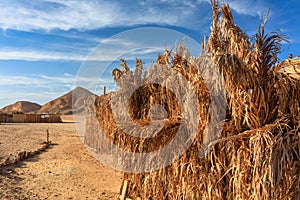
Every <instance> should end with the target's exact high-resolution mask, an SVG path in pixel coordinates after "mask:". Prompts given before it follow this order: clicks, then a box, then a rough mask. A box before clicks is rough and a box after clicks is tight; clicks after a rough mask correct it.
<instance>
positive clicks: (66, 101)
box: [38, 87, 96, 115]
mask: <svg viewBox="0 0 300 200" xmlns="http://www.w3.org/2000/svg"><path fill="white" fill-rule="evenodd" d="M73 96H74V98H73ZM95 96H96V95H95V94H93V93H91V92H90V91H88V90H86V89H84V88H81V87H77V88H75V89H74V90H72V91H70V92H69V93H67V94H65V95H63V96H61V97H58V98H56V99H54V100H52V101H50V102H48V103H46V104H45V105H43V106H42V107H41V108H40V109H39V110H38V113H50V114H64V115H67V114H72V113H81V112H83V111H84V100H86V99H87V98H89V97H95ZM72 99H73V100H72ZM72 101H74V102H72ZM72 105H73V106H72Z"/></svg>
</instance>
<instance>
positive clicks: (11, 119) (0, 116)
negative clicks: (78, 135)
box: [0, 113, 62, 123]
mask: <svg viewBox="0 0 300 200" xmlns="http://www.w3.org/2000/svg"><path fill="white" fill-rule="evenodd" d="M61 122H62V119H61V117H60V115H53V114H16V113H13V114H6V113H0V123H61Z"/></svg>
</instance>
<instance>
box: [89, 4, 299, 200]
mask: <svg viewBox="0 0 300 200" xmlns="http://www.w3.org/2000/svg"><path fill="white" fill-rule="evenodd" d="M211 4H212V10H213V23H212V31H211V34H210V36H209V38H208V41H207V43H203V52H202V55H201V56H199V57H197V58H194V57H191V56H190V53H189V52H188V50H187V49H185V48H184V47H183V46H182V45H180V46H179V47H178V49H177V52H175V53H174V55H172V54H171V52H170V51H166V52H165V53H164V54H162V55H159V56H158V58H157V61H156V63H154V64H153V65H152V66H151V68H150V69H149V70H145V69H143V66H142V62H141V61H140V60H138V59H137V61H136V70H135V72H130V70H129V67H128V66H127V64H126V61H125V60H122V64H121V65H122V66H123V70H119V69H115V70H114V71H113V75H114V78H115V80H116V82H117V84H118V85H119V86H120V89H119V90H118V91H116V92H115V96H116V97H119V98H114V99H112V98H111V97H112V94H111V93H110V94H106V95H103V96H101V97H99V98H97V99H96V103H95V106H96V111H92V112H94V114H96V116H97V118H98V123H99V125H100V126H99V127H98V129H101V130H102V131H103V132H104V134H106V135H107V137H108V138H110V140H111V141H112V142H113V143H114V144H116V145H118V146H119V147H122V148H124V149H126V150H129V151H132V152H137V153H139V152H151V151H154V150H157V149H159V148H160V147H162V146H164V145H166V144H167V143H168V141H169V140H170V139H171V138H172V137H174V134H176V131H177V129H178V127H179V124H180V123H181V124H182V123H184V121H182V120H180V119H178V113H180V112H181V111H182V110H184V109H189V102H188V100H183V102H180V103H177V99H176V98H175V97H174V95H173V94H172V92H169V91H168V89H167V88H168V84H173V83H174V82H176V81H178V82H180V81H182V80H181V79H180V78H174V77H176V76H173V75H170V74H171V73H172V71H174V70H176V71H177V72H179V73H180V74H182V76H183V77H184V78H185V79H187V80H188V81H189V83H191V85H192V88H193V91H194V93H195V94H196V97H197V99H198V102H199V105H197V107H198V111H199V113H198V117H199V122H200V123H199V126H198V133H197V136H196V137H195V138H194V141H193V143H192V144H191V146H190V147H189V148H188V150H187V151H186V152H185V153H184V154H183V155H182V156H180V157H179V158H178V159H177V160H175V161H174V162H173V163H172V164H171V165H169V166H167V167H165V168H163V169H160V170H156V171H152V172H148V173H125V174H124V180H125V181H126V185H128V188H127V190H126V194H125V196H126V197H129V198H132V199H137V198H142V199H299V198H300V131H299V130H300V124H299V121H300V79H299V73H298V72H299V71H297V70H299V61H298V60H296V59H291V60H288V61H286V62H288V63H281V64H279V65H278V64H277V63H278V57H277V56H278V54H279V53H280V47H281V46H280V44H281V42H282V41H284V40H285V39H284V38H283V36H281V35H280V34H277V33H265V29H264V27H265V20H263V22H262V24H261V26H260V27H259V28H258V30H257V33H256V35H255V39H254V41H251V40H250V39H249V36H247V35H246V33H244V32H243V31H242V30H241V29H240V28H239V27H238V26H236V25H235V24H234V21H233V18H232V14H231V11H230V8H229V6H228V5H226V4H222V5H221V6H220V7H219V4H218V2H217V1H214V0H212V1H211ZM207 59H209V60H212V61H213V62H214V64H215V66H216V69H217V71H218V72H219V73H220V74H221V76H222V80H223V81H224V89H225V91H226V94H227V95H226V107H225V108H224V109H225V111H226V120H225V122H224V123H223V124H224V128H223V129H222V131H221V132H220V134H219V138H218V140H216V141H212V142H211V146H212V150H211V151H209V152H208V154H207V155H206V156H205V157H204V158H200V157H199V151H200V149H201V145H202V143H203V135H204V133H205V127H206V126H207V125H208V123H209V119H210V118H209V116H210V112H211V110H210V108H209V105H210V103H211V100H210V97H211V95H212V94H211V93H210V92H211V91H210V92H209V91H208V89H207V86H206V84H207V83H205V82H204V80H203V77H202V76H203V74H201V70H203V69H205V68H206V67H207V65H208V63H207ZM157 64H163V65H164V66H166V67H165V68H159V69H157ZM155 79H164V80H166V81H165V82H164V83H165V85H155V84H143V83H147V82H148V81H149V80H155ZM125 80H126V81H125ZM128 80H130V81H128ZM212 81H214V80H213V78H212ZM150 82H151V81H150ZM141 83H142V84H141ZM134 85H143V86H142V87H140V88H139V89H138V90H137V92H133V95H132V96H131V97H130V98H129V99H130V102H124V101H123V100H122V98H123V97H124V94H126V92H125V93H124V91H128V95H129V94H132V93H131V89H130V88H135V87H134ZM178 85H180V84H178ZM175 90H178V93H179V94H182V93H183V92H184V91H182V90H184V88H182V87H175ZM119 93H120V95H119V96H118V94H119ZM121 94H122V95H121ZM125 96H126V95H125ZM186 99H188V97H187V98H186ZM112 101H114V102H112ZM111 103H114V104H118V107H119V108H122V105H123V104H124V105H123V106H124V107H125V105H127V104H128V103H129V104H130V105H131V106H130V110H129V111H130V112H129V113H130V116H129V117H131V118H132V119H134V121H135V122H136V123H139V124H140V125H142V126H143V125H147V121H149V120H150V119H149V108H150V107H151V105H153V104H160V105H162V106H163V107H164V108H165V110H166V111H167V118H168V119H169V121H168V123H165V124H164V127H163V129H161V130H160V132H159V133H158V134H157V135H156V136H155V137H154V138H151V139H147V138H146V139H138V138H136V137H132V136H129V135H128V134H126V133H125V132H124V131H123V130H124V129H121V128H119V127H118V126H117V125H116V122H115V116H113V115H112V110H111V108H110V105H111ZM124 109H125V108H124ZM120 112H126V111H125V110H124V111H122V110H121V111H120ZM124 120H125V121H126V119H124ZM216 123H218V122H216ZM89 124H90V125H89ZM91 124H92V123H88V129H89V130H90V129H92V128H91ZM94 125H95V124H94ZM94 125H93V126H94ZM127 128H128V129H127V130H129V131H130V129H131V128H132V127H131V126H130V125H129V126H128V127H127ZM95 137H97V136H95V135H94V136H93V134H87V138H86V142H87V143H88V144H89V145H91V146H93V147H94V148H96V149H97V147H99V146H101V141H97V138H96V139H95ZM158 141H159V142H158ZM153 142H154V143H153ZM92 143H93V144H92Z"/></svg>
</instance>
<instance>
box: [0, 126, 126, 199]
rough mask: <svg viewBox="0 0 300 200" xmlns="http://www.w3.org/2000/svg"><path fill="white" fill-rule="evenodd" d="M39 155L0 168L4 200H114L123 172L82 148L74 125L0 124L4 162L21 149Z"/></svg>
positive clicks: (1, 152) (0, 186) (0, 150)
mask: <svg viewBox="0 0 300 200" xmlns="http://www.w3.org/2000/svg"><path fill="white" fill-rule="evenodd" d="M47 129H49V131H50V140H51V141H52V143H55V144H57V145H53V146H51V147H50V148H48V149H47V150H46V151H44V152H42V153H41V154H38V155H35V156H33V157H31V158H29V159H27V160H24V161H21V162H19V163H18V164H15V165H11V166H7V167H4V168H2V169H0V199H101V200H102V199H116V198H117V197H118V193H119V189H120V186H121V182H122V175H121V173H120V172H118V171H116V170H113V169H111V168H109V167H107V166H104V165H103V164H101V163H100V162H99V161H98V160H96V159H95V158H94V157H93V156H92V155H91V154H90V153H89V151H88V150H87V149H86V148H85V147H84V145H83V143H82V142H81V140H80V138H79V136H78V135H77V132H76V130H75V126H74V123H60V124H2V125H0V157H1V160H3V159H4V157H5V156H9V155H10V154H12V155H15V154H17V153H18V152H20V151H34V150H36V149H38V148H39V147H40V146H42V143H43V142H44V141H45V140H46V133H47Z"/></svg>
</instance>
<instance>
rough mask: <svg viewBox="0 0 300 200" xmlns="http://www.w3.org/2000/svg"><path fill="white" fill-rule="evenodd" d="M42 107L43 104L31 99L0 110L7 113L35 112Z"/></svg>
mask: <svg viewBox="0 0 300 200" xmlns="http://www.w3.org/2000/svg"><path fill="white" fill-rule="evenodd" d="M40 108H41V105H39V104H37V103H32V102H29V101H18V102H16V103H14V104H11V105H8V106H5V107H4V108H2V109H1V110H0V111H2V112H5V113H13V112H19V113H35V112H37V111H38V110H39V109H40Z"/></svg>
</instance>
